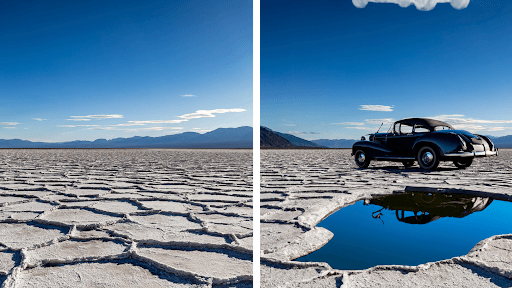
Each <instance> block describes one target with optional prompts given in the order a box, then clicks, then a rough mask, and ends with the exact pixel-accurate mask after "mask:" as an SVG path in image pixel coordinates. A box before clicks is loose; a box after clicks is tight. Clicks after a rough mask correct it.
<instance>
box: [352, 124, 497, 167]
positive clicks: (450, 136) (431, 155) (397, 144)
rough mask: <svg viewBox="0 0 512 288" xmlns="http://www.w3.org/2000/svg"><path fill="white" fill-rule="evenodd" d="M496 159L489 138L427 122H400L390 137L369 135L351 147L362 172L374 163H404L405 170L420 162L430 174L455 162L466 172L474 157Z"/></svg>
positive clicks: (390, 129) (384, 134)
mask: <svg viewBox="0 0 512 288" xmlns="http://www.w3.org/2000/svg"><path fill="white" fill-rule="evenodd" d="M377 132H378V131H377ZM493 155H498V149H497V148H495V147H494V144H493V143H492V141H491V139H489V137H486V136H482V135H475V134H471V133H470V132H468V131H464V130H455V129H453V127H452V126H450V125H449V124H447V123H444V122H441V121H438V120H434V119H428V118H408V119H403V120H400V121H397V122H395V123H394V124H393V126H391V127H390V128H389V130H388V132H387V133H375V134H370V135H369V137H368V140H366V138H365V137H364V136H363V137H361V141H358V142H356V143H355V144H354V145H353V146H352V156H354V160H355V162H356V164H357V166H359V167H360V168H366V167H368V165H369V164H370V161H371V160H377V161H396V162H402V163H403V165H404V166H405V167H410V166H412V165H414V161H418V164H419V165H420V167H421V168H423V169H427V170H434V169H436V168H437V166H438V165H439V161H452V162H453V163H454V164H455V166H457V167H458V168H466V167H469V166H470V165H471V163H473V159H474V158H475V157H485V156H493Z"/></svg>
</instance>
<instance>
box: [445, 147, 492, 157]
mask: <svg viewBox="0 0 512 288" xmlns="http://www.w3.org/2000/svg"><path fill="white" fill-rule="evenodd" d="M495 155H496V156H498V149H496V150H494V151H477V152H460V153H448V154H444V156H445V157H486V156H495Z"/></svg>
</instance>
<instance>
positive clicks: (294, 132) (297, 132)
mask: <svg viewBox="0 0 512 288" xmlns="http://www.w3.org/2000/svg"><path fill="white" fill-rule="evenodd" d="M286 134H290V135H304V134H308V133H307V132H300V131H288V132H286Z"/></svg>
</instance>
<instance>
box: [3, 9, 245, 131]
mask: <svg viewBox="0 0 512 288" xmlns="http://www.w3.org/2000/svg"><path fill="white" fill-rule="evenodd" d="M0 42H1V45H0V123H1V122H17V123H21V124H17V125H16V126H15V128H9V129H5V128H2V127H3V126H5V125H0V138H2V139H6V138H21V139H39V140H48V141H60V140H76V139H86V140H90V139H96V138H100V137H101V138H115V137H129V136H133V135H135V134H136V135H150V136H156V135H166V134H170V132H176V131H171V130H165V131H151V130H147V131H142V132H134V131H121V130H109V131H101V130H90V129H88V128H62V127H57V126H59V125H69V124H99V125H101V126H105V125H107V124H122V123H126V122H127V121H143V120H171V119H177V118H176V117H177V116H180V115H183V114H187V113H193V112H195V111H197V110H213V109H233V108H242V109H245V110H246V112H242V113H224V114H216V117H215V118H211V117H210V118H203V119H194V120H190V121H188V122H183V123H179V124H175V125H174V126H181V127H183V129H182V130H183V131H186V130H187V129H192V128H193V127H196V128H200V129H205V130H209V129H210V130H211V129H215V128H218V127H238V126H242V125H251V123H252V116H251V114H252V1H246V0H237V1H235V0H233V1H211V2H205V1H10V2H6V1H3V2H2V3H0ZM180 95H195V97H182V96H180ZM97 114H121V115H123V119H115V120H113V119H103V120H95V121H92V120H91V121H87V123H76V122H74V123H71V122H72V121H67V120H66V119H67V118H69V116H73V115H75V116H76V115H78V116H83V115H97ZM235 114H236V115H235ZM32 118H42V119H47V120H45V121H35V120H31V119H32ZM99 121H101V122H99ZM93 122H94V123H93ZM153 126H155V125H145V127H142V126H141V127H138V128H148V127H153ZM156 126H162V125H156ZM164 126H173V125H164ZM25 128H27V129H25ZM129 128H136V127H133V126H132V127H129ZM43 131H45V132H43ZM183 131H178V132H183ZM63 133H64V134H63Z"/></svg>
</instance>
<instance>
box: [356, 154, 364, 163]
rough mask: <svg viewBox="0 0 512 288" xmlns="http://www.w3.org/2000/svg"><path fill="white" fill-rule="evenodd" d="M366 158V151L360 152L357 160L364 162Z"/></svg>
mask: <svg viewBox="0 0 512 288" xmlns="http://www.w3.org/2000/svg"><path fill="white" fill-rule="evenodd" d="M365 160H366V157H365V156H364V153H361V154H359V157H357V161H359V163H364V161H365Z"/></svg>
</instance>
